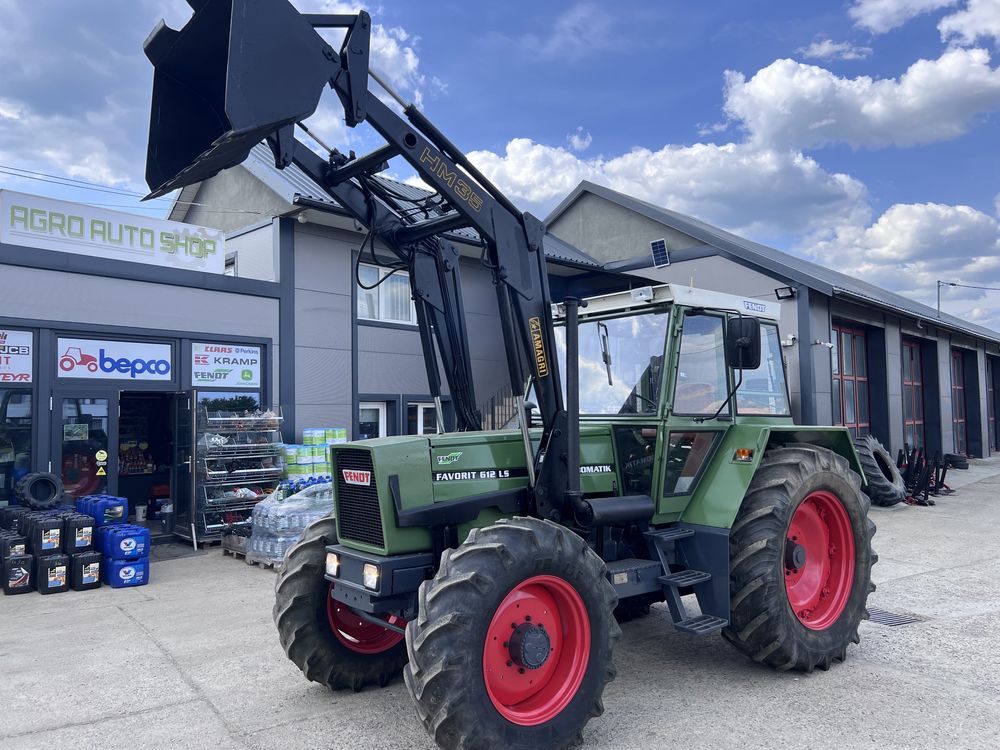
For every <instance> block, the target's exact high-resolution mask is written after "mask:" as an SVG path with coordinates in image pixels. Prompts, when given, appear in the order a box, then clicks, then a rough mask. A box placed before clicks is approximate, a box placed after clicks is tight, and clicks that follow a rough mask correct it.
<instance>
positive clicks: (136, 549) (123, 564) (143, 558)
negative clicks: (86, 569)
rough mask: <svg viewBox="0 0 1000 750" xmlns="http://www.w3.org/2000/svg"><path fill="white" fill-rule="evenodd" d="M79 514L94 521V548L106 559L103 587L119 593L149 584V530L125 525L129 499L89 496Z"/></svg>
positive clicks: (79, 502) (81, 503)
mask: <svg viewBox="0 0 1000 750" xmlns="http://www.w3.org/2000/svg"><path fill="white" fill-rule="evenodd" d="M76 509H77V511H78V512H79V513H85V514H87V515H89V516H91V517H92V518H93V519H94V522H95V524H96V525H97V532H96V534H95V538H94V546H95V548H96V550H97V551H98V552H100V553H101V555H102V556H103V564H102V565H101V573H102V575H103V578H104V583H106V584H107V585H109V586H111V588H115V589H120V588H128V587H132V586H144V585H146V584H147V583H149V567H150V566H149V552H150V549H151V547H152V545H151V542H150V536H149V529H147V528H146V527H145V526H136V525H135V524H130V523H126V521H127V520H128V499H127V498H124V497H114V496H113V495H88V496H86V497H81V498H79V499H78V500H77V501H76Z"/></svg>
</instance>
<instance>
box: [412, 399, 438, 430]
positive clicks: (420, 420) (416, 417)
mask: <svg viewBox="0 0 1000 750" xmlns="http://www.w3.org/2000/svg"><path fill="white" fill-rule="evenodd" d="M437 431H438V428H437V410H436V409H435V408H434V404H409V405H408V406H407V407H406V434H407V435H436V434H437Z"/></svg>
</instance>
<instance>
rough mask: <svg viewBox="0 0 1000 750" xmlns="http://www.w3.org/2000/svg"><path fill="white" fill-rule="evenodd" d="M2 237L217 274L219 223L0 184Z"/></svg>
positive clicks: (221, 242) (221, 258)
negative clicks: (84, 201)
mask: <svg viewBox="0 0 1000 750" xmlns="http://www.w3.org/2000/svg"><path fill="white" fill-rule="evenodd" d="M0 242H5V243H9V244H11V245H23V246H25V247H37V248H41V249H43V250H57V251H59V252H64V253H74V254H76V255H86V256H89V257H91V258H110V259H113V260H126V261H131V262H133V263H146V264H149V265H154V266H162V267H165V268H182V269H186V270H189V271H204V272H206V273H218V274H221V273H222V272H223V270H224V268H225V265H226V249H225V235H224V234H223V233H222V232H220V231H219V230H217V229H208V228H206V227H196V226H193V225H191V224H181V223H180V222H176V221H165V220H163V219H154V218H152V217H149V216H136V215H134V214H127V213H122V212H121V211H108V210H106V209H103V208H96V207H94V206H87V205H83V204H81V203H69V202H67V201H59V200H53V199H52V198H42V197H40V196H37V195H27V194H25V193H16V192H14V191H12V190H0Z"/></svg>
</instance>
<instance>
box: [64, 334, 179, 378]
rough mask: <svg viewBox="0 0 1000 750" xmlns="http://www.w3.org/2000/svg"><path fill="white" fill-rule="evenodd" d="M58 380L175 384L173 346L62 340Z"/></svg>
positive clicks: (132, 342)
mask: <svg viewBox="0 0 1000 750" xmlns="http://www.w3.org/2000/svg"><path fill="white" fill-rule="evenodd" d="M57 343H58V351H57V352H56V376H57V377H60V378H87V379H89V380H172V379H173V376H174V375H173V365H172V356H171V354H172V349H171V347H170V345H169V344H148V343H145V342H138V341H105V340H103V339H62V338H61V339H59V340H58V342H57Z"/></svg>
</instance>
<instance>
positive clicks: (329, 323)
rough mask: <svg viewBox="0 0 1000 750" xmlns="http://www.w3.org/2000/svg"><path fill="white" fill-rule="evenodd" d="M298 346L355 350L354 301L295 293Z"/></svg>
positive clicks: (311, 293)
mask: <svg viewBox="0 0 1000 750" xmlns="http://www.w3.org/2000/svg"><path fill="white" fill-rule="evenodd" d="M295 344H296V346H307V347H312V348H323V349H348V350H349V349H350V348H351V298H350V297H349V296H346V295H343V294H328V293H326V292H313V291H309V290H305V289H296V290H295Z"/></svg>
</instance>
